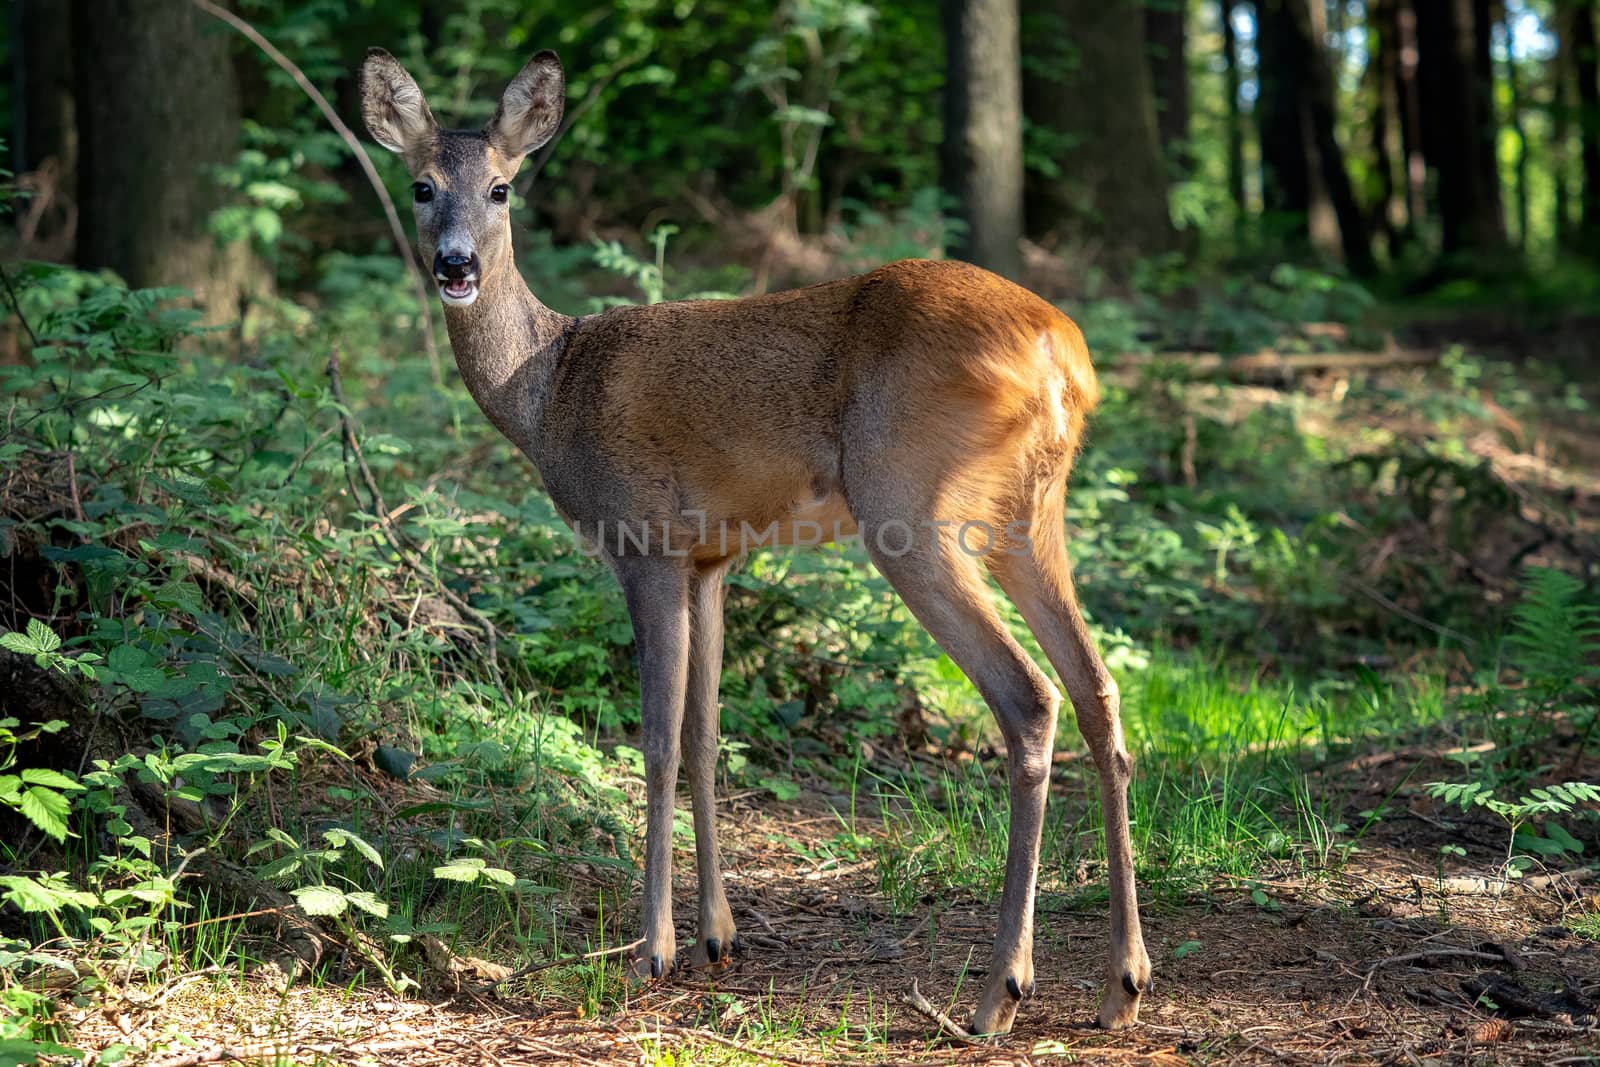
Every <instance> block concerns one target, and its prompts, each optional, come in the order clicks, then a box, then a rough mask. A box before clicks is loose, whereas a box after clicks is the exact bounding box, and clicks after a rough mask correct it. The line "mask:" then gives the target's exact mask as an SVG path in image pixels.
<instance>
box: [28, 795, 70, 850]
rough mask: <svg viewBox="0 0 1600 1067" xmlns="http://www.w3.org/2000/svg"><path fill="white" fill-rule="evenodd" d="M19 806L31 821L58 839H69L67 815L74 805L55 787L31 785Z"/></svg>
mask: <svg viewBox="0 0 1600 1067" xmlns="http://www.w3.org/2000/svg"><path fill="white" fill-rule="evenodd" d="M18 808H19V809H20V810H21V811H22V814H23V815H24V816H26V817H27V819H28V821H29V822H31V823H33V825H35V826H37V827H38V828H39V829H41V830H43V831H44V832H45V833H46V834H49V835H50V836H51V837H53V838H55V839H56V840H57V841H65V840H66V839H67V815H68V813H70V812H71V810H72V805H71V804H69V803H68V802H67V798H66V797H64V796H62V795H61V794H60V793H57V792H56V791H55V790H54V789H46V788H45V787H44V786H42V785H35V786H29V787H28V789H27V790H25V791H24V792H23V794H22V802H21V803H20V804H19V805H18Z"/></svg>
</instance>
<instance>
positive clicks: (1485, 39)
mask: <svg viewBox="0 0 1600 1067" xmlns="http://www.w3.org/2000/svg"><path fill="white" fill-rule="evenodd" d="M1416 12H1417V43H1418V45H1419V65H1418V70H1417V74H1418V79H1417V80H1418V83H1419V86H1420V89H1421V94H1422V109H1421V110H1422V113H1423V114H1424V115H1426V116H1427V121H1426V123H1424V125H1423V127H1422V135H1423V145H1422V149H1423V154H1424V156H1426V158H1427V160H1428V165H1429V166H1430V167H1431V168H1432V169H1433V171H1434V173H1435V174H1437V176H1438V191H1439V195H1438V201H1439V221H1440V226H1441V231H1442V246H1443V251H1444V253H1445V254H1446V255H1456V254H1468V255H1478V254H1484V253H1487V254H1490V255H1493V254H1496V253H1501V252H1504V251H1505V250H1506V230H1505V216H1504V213H1503V211H1502V209H1501V204H1500V174H1499V167H1498V164H1497V161H1496V159H1495V151H1494V147H1495V135H1496V128H1495V121H1494V107H1493V102H1494V98H1493V93H1494V78H1493V73H1494V70H1493V66H1492V61H1491V59H1490V57H1489V23H1488V2H1487V0H1416Z"/></svg>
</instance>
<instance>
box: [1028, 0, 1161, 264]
mask: <svg viewBox="0 0 1600 1067" xmlns="http://www.w3.org/2000/svg"><path fill="white" fill-rule="evenodd" d="M1025 14H1026V18H1027V22H1028V26H1029V29H1028V34H1027V40H1028V65H1027V67H1026V76H1025V78H1024V82H1023V107H1024V110H1025V112H1026V114H1027V116H1028V119H1029V121H1030V122H1031V123H1033V124H1034V126H1036V127H1037V128H1038V129H1039V130H1040V131H1041V134H1042V136H1043V137H1044V138H1045V139H1046V140H1047V143H1048V144H1050V145H1052V146H1055V148H1056V151H1055V153H1054V154H1055V156H1056V158H1055V159H1053V160H1052V162H1053V164H1054V166H1053V168H1052V172H1051V173H1043V172H1039V171H1030V172H1029V174H1028V190H1027V225H1028V233H1029V234H1030V235H1033V236H1035V237H1038V238H1041V239H1043V240H1046V241H1057V240H1060V239H1062V238H1071V239H1085V240H1088V241H1090V242H1092V243H1097V244H1099V246H1100V256H1101V262H1102V263H1103V264H1104V265H1105V266H1106V267H1107V268H1108V269H1110V270H1111V271H1112V272H1113V273H1121V272H1123V271H1125V270H1126V269H1127V268H1128V267H1130V266H1131V265H1132V263H1133V261H1134V260H1135V259H1137V258H1138V257H1139V256H1141V255H1149V254H1153V253H1158V252H1164V251H1166V250H1168V249H1170V248H1171V247H1172V244H1173V236H1174V234H1173V229H1172V219H1171V215H1170V214H1169V212H1168V210H1167V171H1166V166H1165V164H1164V163H1163V161H1162V157H1161V135H1160V132H1159V129H1158V127H1157V123H1156V107H1155V93H1154V90H1153V88H1152V85H1151V80H1150V65H1149V64H1148V63H1147V62H1145V57H1144V15H1143V9H1142V7H1141V6H1140V5H1139V4H1138V2H1137V0H1029V4H1028V7H1027V9H1026V12H1025Z"/></svg>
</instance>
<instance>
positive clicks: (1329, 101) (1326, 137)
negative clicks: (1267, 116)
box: [1287, 0, 1376, 275]
mask: <svg viewBox="0 0 1600 1067" xmlns="http://www.w3.org/2000/svg"><path fill="white" fill-rule="evenodd" d="M1321 3H1322V0H1309V2H1308V0H1288V3H1287V6H1288V7H1289V8H1290V9H1291V11H1292V12H1293V15H1294V24H1295V29H1296V31H1297V32H1298V36H1299V51H1300V55H1301V57H1302V59H1303V64H1302V66H1301V67H1300V69H1301V70H1302V71H1303V72H1304V73H1303V76H1304V81H1305V90H1306V91H1305V95H1304V103H1305V110H1306V114H1305V130H1306V135H1307V139H1308V142H1309V144H1308V147H1309V152H1308V155H1309V156H1310V165H1311V167H1313V168H1314V169H1315V173H1316V175H1317V177H1318V180H1319V183H1320V185H1321V186H1322V188H1323V189H1325V190H1326V191H1327V196H1328V199H1329V201H1330V202H1331V203H1332V206H1333V213H1334V217H1335V219H1336V220H1337V222H1338V227H1339V248H1340V251H1341V252H1343V254H1344V262H1345V266H1347V267H1349V268H1350V270H1351V272H1352V273H1355V274H1360V275H1367V274H1371V273H1373V271H1374V270H1375V269H1376V266H1375V264H1374V263H1373V261H1372V242H1371V240H1370V239H1369V238H1368V236H1367V220H1366V218H1365V217H1364V216H1363V215H1362V213H1361V205H1360V204H1358V203H1357V202H1356V194H1355V189H1354V188H1353V187H1352V186H1351V184H1350V174H1349V172H1348V171H1347V170H1345V165H1344V150H1343V149H1342V148H1340V147H1339V141H1338V138H1337V137H1336V136H1335V134H1334V127H1335V125H1336V123H1337V122H1338V98H1337V96H1336V95H1335V92H1334V87H1333V72H1332V71H1330V70H1329V69H1328V55H1327V49H1326V48H1325V47H1323V43H1322V38H1323V35H1322V33H1321V31H1320V26H1321V25H1322V22H1321V19H1319V18H1317V17H1316V12H1320V10H1321V8H1320V5H1321ZM1312 5H1317V7H1316V9H1315V11H1314V9H1313V6H1312Z"/></svg>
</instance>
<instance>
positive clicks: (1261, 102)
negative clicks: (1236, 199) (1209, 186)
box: [1255, 0, 1311, 240]
mask: <svg viewBox="0 0 1600 1067" xmlns="http://www.w3.org/2000/svg"><path fill="white" fill-rule="evenodd" d="M1255 9H1256V55H1257V57H1258V59H1257V63H1256V69H1257V71H1258V72H1259V78H1260V84H1261V91H1260V94H1259V95H1258V96H1257V98H1256V121H1257V124H1258V126H1259V130H1260V132H1259V136H1260V138H1261V199H1262V205H1263V206H1264V207H1265V208H1266V210H1267V211H1268V212H1269V213H1273V214H1281V215H1285V216H1289V217H1290V218H1291V220H1292V221H1291V227H1292V229H1293V230H1294V232H1296V233H1298V234H1299V236H1300V237H1301V239H1302V240H1304V239H1308V237H1309V234H1308V233H1307V232H1306V219H1307V217H1308V216H1309V215H1310V213H1311V169H1310V167H1309V166H1308V165H1307V159H1306V133H1305V107H1304V105H1303V103H1302V101H1301V94H1302V91H1303V82H1302V77H1301V76H1302V71H1301V69H1300V56H1299V44H1298V42H1297V40H1296V36H1297V35H1296V33H1295V28H1294V18H1293V17H1292V15H1291V14H1290V12H1289V10H1288V7H1287V6H1286V0H1256V3H1255Z"/></svg>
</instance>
